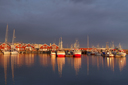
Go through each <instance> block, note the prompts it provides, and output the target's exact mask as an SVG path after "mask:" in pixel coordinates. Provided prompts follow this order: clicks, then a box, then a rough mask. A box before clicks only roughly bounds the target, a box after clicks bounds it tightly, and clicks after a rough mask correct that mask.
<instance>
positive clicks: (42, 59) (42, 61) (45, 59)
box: [39, 54, 50, 67]
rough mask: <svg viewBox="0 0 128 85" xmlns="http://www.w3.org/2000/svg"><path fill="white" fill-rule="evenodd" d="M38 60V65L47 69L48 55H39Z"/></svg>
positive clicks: (48, 63)
mask: <svg viewBox="0 0 128 85" xmlns="http://www.w3.org/2000/svg"><path fill="white" fill-rule="evenodd" d="M39 58H40V64H41V65H42V66H45V67H47V66H48V65H50V61H49V60H48V58H50V55H48V54H39Z"/></svg>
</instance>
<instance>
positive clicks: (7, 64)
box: [3, 55, 10, 85]
mask: <svg viewBox="0 0 128 85" xmlns="http://www.w3.org/2000/svg"><path fill="white" fill-rule="evenodd" d="M9 58H10V56H9V55H4V56H3V61H4V62H3V67H4V78H5V85H6V84H7V68H8V66H9V63H10V62H9Z"/></svg>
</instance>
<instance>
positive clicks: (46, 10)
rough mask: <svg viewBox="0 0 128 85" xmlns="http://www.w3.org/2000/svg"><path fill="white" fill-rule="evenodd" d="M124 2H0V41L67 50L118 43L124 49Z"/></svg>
mask: <svg viewBox="0 0 128 85" xmlns="http://www.w3.org/2000/svg"><path fill="white" fill-rule="evenodd" d="M127 4H128V0H0V42H4V41H5V32H6V26H7V24H8V29H9V34H8V42H11V41H12V35H13V29H15V31H16V33H15V35H16V38H15V42H24V43H38V44H44V43H46V44H50V43H56V44H58V43H59V38H60V37H62V40H63V46H64V47H70V46H71V44H73V43H75V41H76V39H77V40H78V41H79V43H80V47H87V36H89V46H90V47H91V46H92V45H94V46H97V45H98V44H99V46H100V47H102V46H103V47H105V45H106V42H109V45H111V43H112V42H114V44H115V46H118V44H119V43H120V44H121V45H122V48H124V49H128V44H127V43H128V36H127V35H128V28H127V27H128V5H127Z"/></svg>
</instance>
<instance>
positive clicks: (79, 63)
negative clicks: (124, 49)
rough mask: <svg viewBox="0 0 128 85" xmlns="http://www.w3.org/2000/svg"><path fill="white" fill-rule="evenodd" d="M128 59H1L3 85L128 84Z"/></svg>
mask: <svg viewBox="0 0 128 85" xmlns="http://www.w3.org/2000/svg"><path fill="white" fill-rule="evenodd" d="M127 60H128V57H127V56H126V57H123V58H112V57H111V58H109V57H102V56H86V55H82V57H81V58H73V57H65V58H58V57H57V58H56V57H50V55H46V54H40V55H35V54H27V55H18V56H4V55H1V56H0V85H128V63H127Z"/></svg>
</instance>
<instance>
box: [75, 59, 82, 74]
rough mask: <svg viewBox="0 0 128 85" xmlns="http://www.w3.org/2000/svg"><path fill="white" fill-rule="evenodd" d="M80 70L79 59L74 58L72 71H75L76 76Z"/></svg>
mask: <svg viewBox="0 0 128 85" xmlns="http://www.w3.org/2000/svg"><path fill="white" fill-rule="evenodd" d="M80 68H81V58H74V69H75V71H76V75H78V72H79V69H80Z"/></svg>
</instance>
